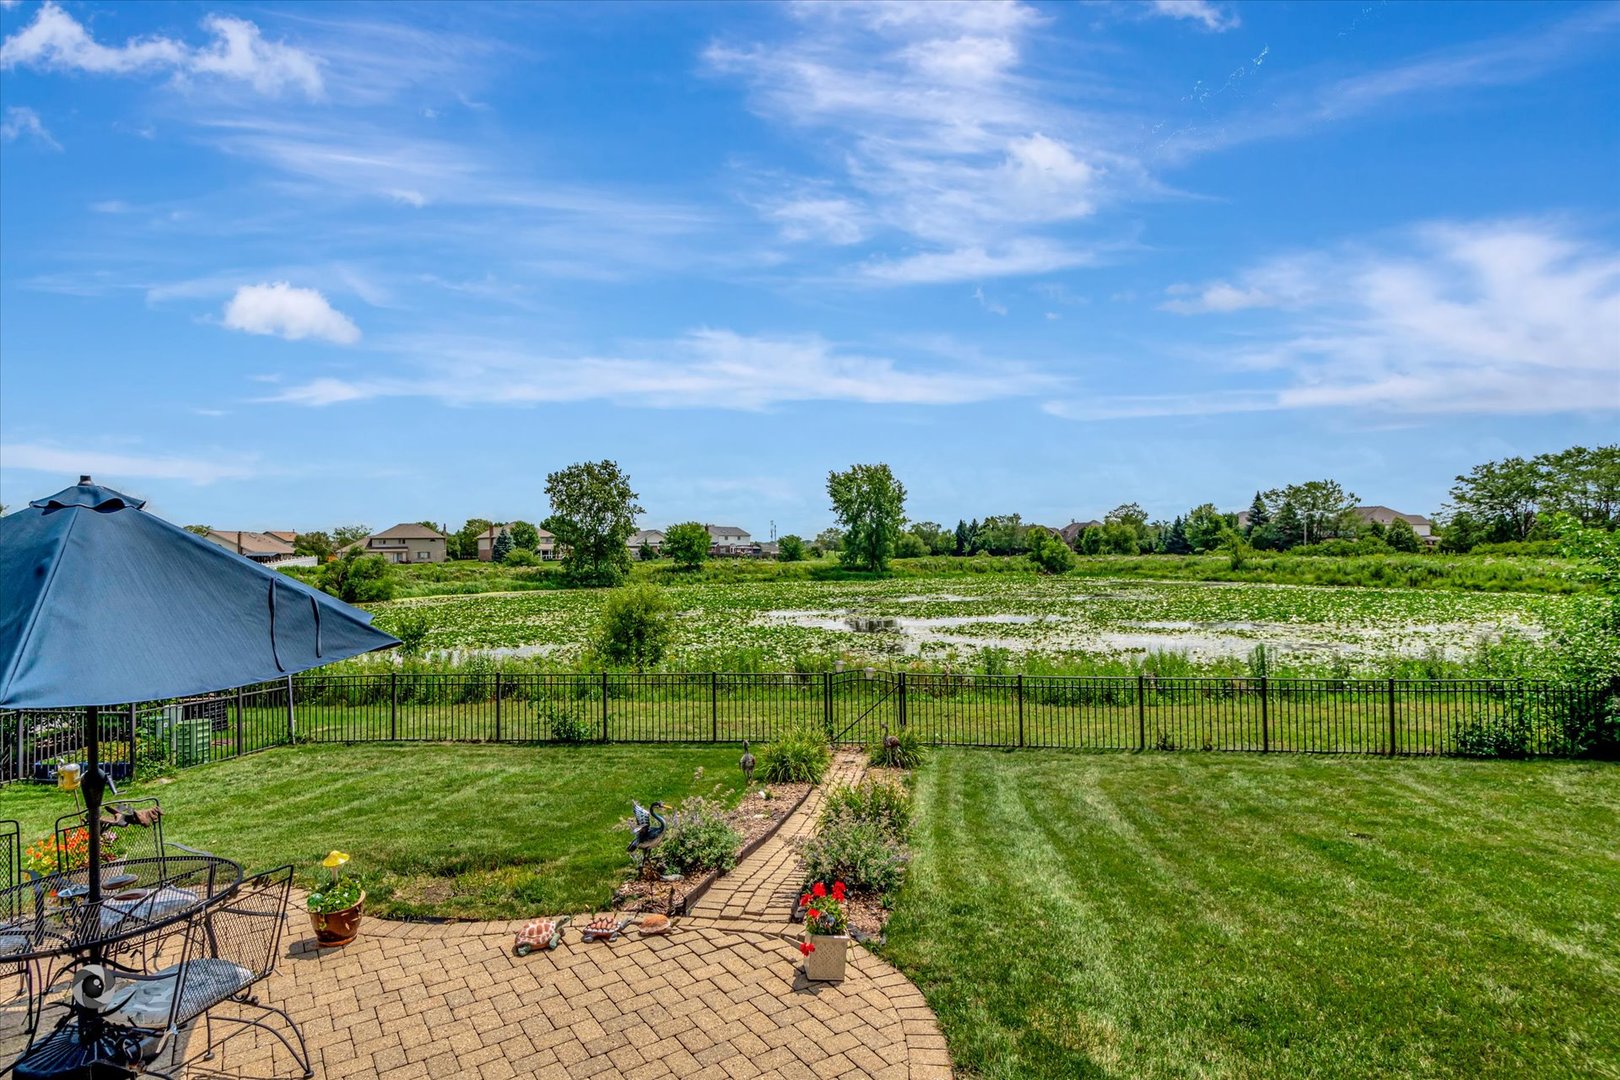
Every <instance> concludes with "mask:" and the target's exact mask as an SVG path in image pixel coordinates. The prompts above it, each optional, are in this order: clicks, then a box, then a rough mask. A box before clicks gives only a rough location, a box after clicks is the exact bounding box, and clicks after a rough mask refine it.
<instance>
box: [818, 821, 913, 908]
mask: <svg viewBox="0 0 1620 1080" xmlns="http://www.w3.org/2000/svg"><path fill="white" fill-rule="evenodd" d="M803 855H804V872H805V880H806V881H810V882H816V881H822V882H831V881H842V882H843V883H844V884H845V885H847V886H848V887H849V890H850V891H851V892H855V893H869V894H876V895H880V896H881V895H883V894H885V893H888V892H892V891H893V890H894V889H895V888H897V887H898V886H899V884H900V882H901V880H902V879H903V878H904V877H905V872H906V852H905V848H904V846H903V845H902V844H901V842H900V840H899V839H898V838H896V837H895V836H893V835H892V834H891V833H890V832H889V830H888V829H886V828H885V827H884V826H882V825H880V824H878V823H877V822H875V821H864V820H862V819H860V818H858V817H855V816H854V815H852V814H850V813H848V812H844V813H840V814H837V815H834V816H833V817H832V818H831V819H829V820H826V821H823V822H822V823H821V828H820V831H818V832H817V833H816V835H815V837H814V839H811V840H808V841H806V842H805V844H804V848H803Z"/></svg>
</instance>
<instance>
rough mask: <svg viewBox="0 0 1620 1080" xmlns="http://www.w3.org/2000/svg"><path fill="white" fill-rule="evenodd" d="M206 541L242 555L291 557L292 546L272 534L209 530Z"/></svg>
mask: <svg viewBox="0 0 1620 1080" xmlns="http://www.w3.org/2000/svg"><path fill="white" fill-rule="evenodd" d="M208 539H210V540H212V541H213V542H214V543H216V544H218V545H219V546H220V547H223V548H228V549H230V550H231V551H236V552H238V553H239V554H242V555H291V554H293V546H292V545H291V544H290V543H288V542H287V541H285V540H283V539H281V538H280V537H279V536H275V535H274V534H272V533H258V532H243V531H240V530H225V529H211V530H210V531H209V533H208Z"/></svg>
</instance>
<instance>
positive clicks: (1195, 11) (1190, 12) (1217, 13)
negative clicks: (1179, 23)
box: [1148, 0, 1241, 33]
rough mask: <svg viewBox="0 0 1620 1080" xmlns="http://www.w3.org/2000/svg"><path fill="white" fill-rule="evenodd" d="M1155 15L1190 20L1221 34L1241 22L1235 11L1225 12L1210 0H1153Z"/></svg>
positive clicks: (1151, 9)
mask: <svg viewBox="0 0 1620 1080" xmlns="http://www.w3.org/2000/svg"><path fill="white" fill-rule="evenodd" d="M1148 10H1150V11H1151V12H1153V14H1155V15H1164V16H1166V17H1168V18H1172V19H1190V20H1192V21H1193V22H1200V23H1203V24H1204V28H1205V29H1206V30H1214V31H1216V32H1217V33H1219V32H1220V31H1222V30H1231V29H1233V28H1234V27H1236V26H1238V25H1239V24H1240V22H1241V20H1240V19H1239V18H1238V14H1237V12H1235V11H1225V10H1223V9H1222V8H1221V7H1220V6H1219V5H1217V4H1213V3H1211V2H1210V0H1153V3H1152V5H1151V6H1150V7H1149V9H1148Z"/></svg>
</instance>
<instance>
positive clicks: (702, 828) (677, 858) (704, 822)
mask: <svg viewBox="0 0 1620 1080" xmlns="http://www.w3.org/2000/svg"><path fill="white" fill-rule="evenodd" d="M741 846H742V836H741V835H739V834H738V832H737V830H736V829H733V828H732V827H731V826H730V825H729V824H728V823H727V822H726V811H725V808H724V807H723V806H721V805H720V804H719V803H717V802H714V801H713V800H711V799H705V798H704V797H703V796H701V795H693V796H692V797H691V798H689V799H687V800H686V801H684V802H683V803H681V805H680V809H679V810H678V811H677V816H676V821H675V825H674V827H673V828H671V830H670V832H669V835H668V836H666V837H665V838H664V842H663V843H661V844H659V845H658V846H657V847H655V848H653V853H652V856H651V858H652V861H653V862H654V863H655V865H656V866H657V867H658V869H659V870H660V871H661V872H662V873H677V874H690V873H693V872H695V871H700V870H718V871H720V872H721V873H722V874H723V873H725V872H727V871H728V870H730V869H731V868H732V867H734V866H736V865H737V849H738V848H740V847H741Z"/></svg>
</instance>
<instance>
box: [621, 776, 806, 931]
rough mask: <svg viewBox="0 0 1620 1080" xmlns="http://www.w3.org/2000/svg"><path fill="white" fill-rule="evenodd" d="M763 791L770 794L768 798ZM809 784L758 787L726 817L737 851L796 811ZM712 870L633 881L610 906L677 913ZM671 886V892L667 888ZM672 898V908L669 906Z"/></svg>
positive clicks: (764, 785)
mask: <svg viewBox="0 0 1620 1080" xmlns="http://www.w3.org/2000/svg"><path fill="white" fill-rule="evenodd" d="M764 792H769V793H770V795H769V797H768V798H767V797H766V796H765V794H764ZM809 792H810V785H809V784H758V785H756V786H755V787H753V788H752V789H751V790H750V791H749V792H748V794H747V795H745V796H744V797H743V799H742V801H741V802H739V803H738V804H737V805H736V807H735V808H734V809H733V810H732V811H731V812H730V813H728V814H727V815H726V822H727V824H729V825H730V826H731V827H732V828H733V829H735V830H737V835H738V836H740V837H741V838H742V839H741V841H740V842H739V843H738V845H737V850H738V851H739V852H741V851H745V850H746V849H747V848H748V846H749V845H750V844H752V843H754V841H756V840H758V839H759V838H760V837H762V836H764V835H765V834H766V833H767V832H769V831H770V830H771V829H772V828H774V827H775V826H777V825H778V824H780V823H781V822H782V821H783V819H785V818H786V817H787V816H788V815H789V814H791V813H792V812H793V811H794V810H795V809H797V808H798V806H799V803H800V801H801V800H803V799H804V797H805V796H806V795H807V794H809ZM712 878H713V871H710V870H698V871H695V872H693V873H691V874H688V875H686V876H685V877H683V878H681V879H679V880H678V881H663V880H661V879H660V878H659V877H658V876H657V875H656V874H651V872H650V871H649V872H648V875H644V876H642V877H638V878H633V879H631V880H629V881H626V882H625V883H624V884H622V885H620V886H619V887H618V889H617V890H616V891H615V892H614V894H613V906H614V907H615V908H625V909H628V910H632V911H656V912H660V913H666V914H667V913H669V912H670V911H671V910H673V911H676V912H680V911H683V910H684V908H685V902H686V898H687V896H689V895H690V894H691V893H693V892H696V891H699V890H701V889H703V888H706V887H707V886H708V885H709V884H710V882H711V880H712ZM671 886H674V891H673V893H672V892H671V889H670V887H671ZM671 896H673V897H674V904H673V908H672V906H671V904H670V898H671Z"/></svg>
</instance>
